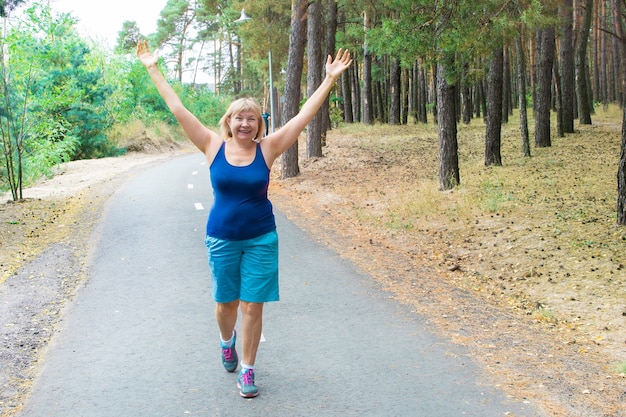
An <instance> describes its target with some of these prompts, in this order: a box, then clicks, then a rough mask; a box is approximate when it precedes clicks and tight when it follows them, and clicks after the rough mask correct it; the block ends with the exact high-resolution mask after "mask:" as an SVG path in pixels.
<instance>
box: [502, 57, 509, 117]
mask: <svg viewBox="0 0 626 417" xmlns="http://www.w3.org/2000/svg"><path fill="white" fill-rule="evenodd" d="M503 53H504V55H503V56H504V61H503V64H502V123H508V122H509V114H510V112H511V63H510V62H509V61H510V57H509V55H510V52H509V48H508V47H506V46H505V47H504V50H503Z"/></svg>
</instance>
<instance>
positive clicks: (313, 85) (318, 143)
mask: <svg viewBox="0 0 626 417" xmlns="http://www.w3.org/2000/svg"><path fill="white" fill-rule="evenodd" d="M307 16H308V19H307V45H308V48H307V60H308V71H307V93H308V95H309V97H310V96H311V95H312V94H313V93H314V92H315V90H317V87H319V85H320V84H321V83H322V71H323V69H324V68H323V65H322V33H324V32H323V24H322V0H315V1H312V2H311V4H310V5H309V10H308V14H307ZM321 156H322V113H321V112H320V111H318V112H317V114H316V115H315V116H314V117H313V120H311V122H310V123H309V124H308V126H307V129H306V157H307V158H312V157H321Z"/></svg>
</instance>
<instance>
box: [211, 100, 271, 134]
mask: <svg viewBox="0 0 626 417" xmlns="http://www.w3.org/2000/svg"><path fill="white" fill-rule="evenodd" d="M220 131H221V133H222V137H223V138H224V139H225V140H227V141H228V140H231V139H232V138H236V139H250V140H254V141H255V142H258V141H260V140H261V138H262V137H263V132H264V131H265V126H264V124H263V119H262V118H261V106H259V103H258V102H257V101H256V100H255V99H253V98H240V99H237V100H235V101H233V102H232V103H231V104H230V106H228V109H227V110H226V114H224V116H222V119H221V120H220Z"/></svg>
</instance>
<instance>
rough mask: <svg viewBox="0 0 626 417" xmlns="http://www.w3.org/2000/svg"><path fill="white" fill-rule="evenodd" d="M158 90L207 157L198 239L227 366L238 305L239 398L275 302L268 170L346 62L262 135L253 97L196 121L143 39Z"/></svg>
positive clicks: (329, 68) (250, 382) (248, 386)
mask: <svg viewBox="0 0 626 417" xmlns="http://www.w3.org/2000/svg"><path fill="white" fill-rule="evenodd" d="M137 56H138V58H139V60H140V61H141V62H142V63H143V64H144V66H145V67H146V69H147V70H148V73H149V74H150V77H151V78H152V81H153V82H154V84H155V86H156V88H157V90H158V91H159V93H160V95H161V97H162V98H163V100H164V101H165V103H166V104H167V106H168V107H169V109H170V111H171V112H172V114H173V115H174V116H175V117H176V119H177V120H178V122H179V123H180V125H181V126H182V128H183V130H184V131H185V134H186V135H187V136H188V137H189V139H190V140H191V141H192V142H193V144H194V145H195V146H196V147H197V148H198V149H199V150H200V152H202V153H203V154H204V156H205V157H206V160H207V162H208V164H209V171H210V175H211V184H212V186H213V193H214V203H213V207H212V208H211V211H210V213H209V217H208V221H207V232H206V241H205V243H206V246H207V253H208V258H209V266H210V270H211V275H212V280H213V298H214V300H215V302H216V309H215V316H216V320H217V325H218V328H219V333H220V344H221V350H222V364H223V365H224V368H225V369H226V370H227V371H228V372H235V371H236V370H237V368H238V365H239V356H238V355H237V350H236V338H237V332H236V330H235V326H236V324H237V317H238V310H239V309H241V317H242V320H241V329H240V336H241V370H240V372H239V376H238V378H237V386H238V388H239V390H240V395H241V396H242V397H244V398H252V397H256V396H257V395H258V394H259V390H258V387H257V386H256V384H255V382H254V365H255V360H256V354H257V349H258V347H259V342H260V339H261V331H262V323H263V305H264V303H266V302H271V301H278V300H279V290H278V236H277V234H276V223H275V221H274V214H273V211H272V205H271V203H270V201H269V200H268V197H267V190H268V186H269V180H270V170H271V167H272V165H273V164H274V161H275V160H276V158H278V157H279V156H280V155H281V154H282V153H283V152H285V151H286V150H287V149H288V148H289V147H291V145H293V144H294V142H295V141H296V140H297V139H298V136H299V135H300V133H301V132H302V130H303V129H304V128H305V127H306V125H307V124H308V123H309V122H310V121H311V120H312V119H313V116H315V114H316V113H317V111H318V110H319V108H320V107H321V106H322V103H323V102H324V100H325V99H326V97H327V96H328V94H329V93H330V90H331V88H332V87H333V85H334V84H335V82H336V81H337V79H338V78H339V76H340V75H341V74H342V73H343V72H344V71H345V70H346V69H347V68H348V67H349V66H350V65H351V64H352V60H351V58H350V53H349V52H348V51H342V50H341V49H340V50H339V52H338V53H337V55H336V56H335V58H334V59H333V58H332V57H331V56H329V57H328V59H327V61H326V77H325V78H324V80H323V81H322V83H321V84H320V86H319V88H318V89H317V90H316V91H315V92H314V93H313V94H312V95H311V97H309V98H308V99H307V101H306V102H305V104H304V105H303V106H302V109H301V110H300V112H299V113H298V114H297V115H296V116H295V117H293V118H292V119H291V120H289V121H288V122H287V123H286V124H285V125H284V126H282V127H281V128H280V129H278V130H276V132H274V133H270V134H269V135H267V136H264V133H265V124H264V121H263V118H262V114H261V107H260V106H259V104H258V103H257V101H256V100H254V99H251V98H242V99H238V100H235V101H233V102H232V103H231V104H230V106H229V107H228V110H227V111H226V114H224V116H223V117H222V119H221V121H220V132H219V133H218V132H214V131H212V130H210V129H208V128H207V127H206V126H204V125H203V124H202V123H201V122H200V121H199V120H198V119H197V118H196V117H195V116H194V115H193V114H192V113H191V112H190V111H189V110H187V108H185V106H184V105H183V103H182V102H181V100H180V98H179V97H178V96H177V94H176V93H175V92H174V90H173V89H172V87H171V86H170V85H169V83H168V82H167V80H166V79H165V77H164V76H163V75H162V74H161V72H160V71H159V68H158V66H157V62H158V55H157V54H153V53H152V52H150V48H149V47H148V44H147V42H145V41H144V42H140V43H139V44H138V45H137Z"/></svg>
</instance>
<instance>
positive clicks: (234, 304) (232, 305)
mask: <svg viewBox="0 0 626 417" xmlns="http://www.w3.org/2000/svg"><path fill="white" fill-rule="evenodd" d="M216 308H217V310H218V311H219V312H221V313H225V314H228V313H233V312H235V313H236V312H237V309H238V308H239V300H235V301H231V302H229V303H217V304H216Z"/></svg>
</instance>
